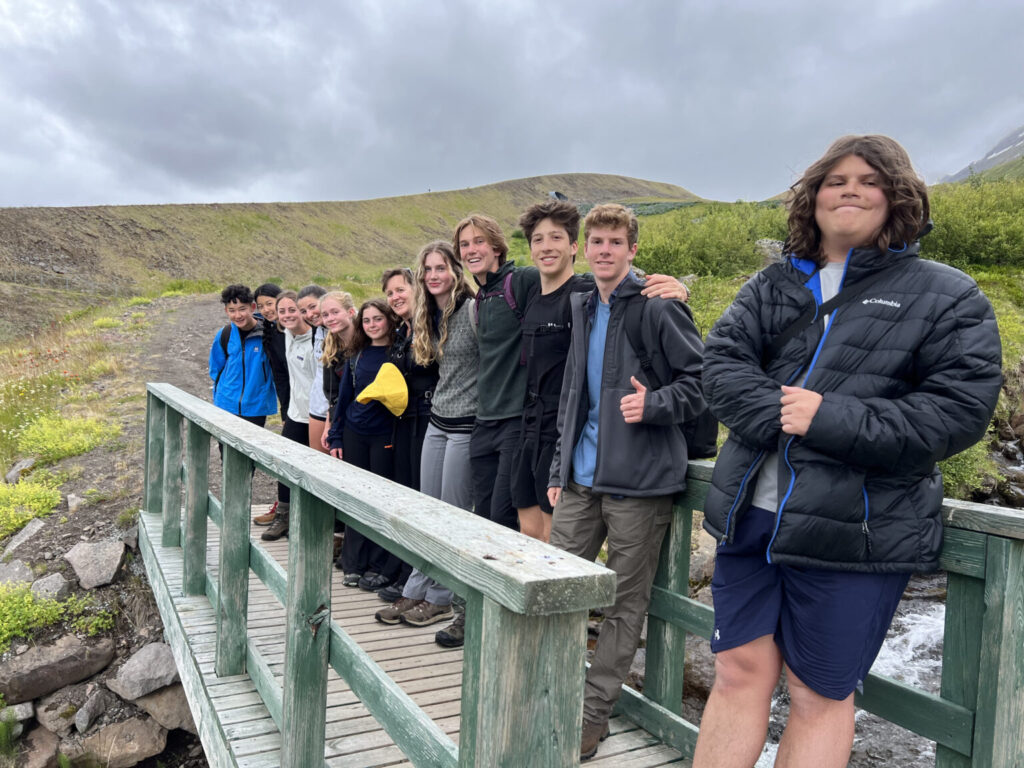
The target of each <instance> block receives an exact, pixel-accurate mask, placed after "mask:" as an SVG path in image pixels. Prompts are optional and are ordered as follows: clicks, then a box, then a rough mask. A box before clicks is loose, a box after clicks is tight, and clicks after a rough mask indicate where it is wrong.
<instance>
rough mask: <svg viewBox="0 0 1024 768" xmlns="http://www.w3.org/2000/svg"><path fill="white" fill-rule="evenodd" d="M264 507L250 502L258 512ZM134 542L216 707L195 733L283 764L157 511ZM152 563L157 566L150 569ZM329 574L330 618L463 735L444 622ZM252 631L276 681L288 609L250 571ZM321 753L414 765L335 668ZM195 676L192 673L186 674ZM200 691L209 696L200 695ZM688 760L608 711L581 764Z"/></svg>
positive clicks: (455, 653) (454, 654)
mask: <svg viewBox="0 0 1024 768" xmlns="http://www.w3.org/2000/svg"><path fill="white" fill-rule="evenodd" d="M266 510H267V507H266V506H259V507H254V508H253V512H254V514H259V513H262V512H264V511H266ZM139 523H140V529H141V533H142V535H141V536H140V544H142V545H143V546H145V547H147V548H148V549H149V550H151V552H152V558H147V557H145V552H144V559H146V561H147V569H149V571H150V581H151V583H152V585H153V589H154V592H155V593H156V594H157V602H158V605H159V606H160V609H161V613H165V610H166V609H167V608H168V607H170V606H173V611H174V614H175V615H174V616H173V617H169V616H167V615H164V616H163V618H164V624H165V627H166V634H167V635H168V639H169V642H171V643H172V645H174V644H175V643H180V644H182V645H185V644H187V649H186V648H183V647H179V648H175V658H176V659H177V660H178V666H179V669H180V670H181V671H182V679H183V682H184V683H185V690H186V694H187V695H188V697H189V703H190V705H191V706H192V709H193V712H194V713H195V715H196V720H197V721H200V720H201V719H202V718H203V717H204V716H212V717H213V718H214V719H215V721H216V723H206V725H205V727H203V728H201V729H200V735H201V736H204V734H207V733H219V738H221V739H223V740H224V741H225V742H226V744H227V749H228V751H229V752H230V758H228V759H223V760H222V759H220V758H219V756H218V755H215V754H213V750H211V749H210V747H209V745H206V739H205V738H204V746H206V747H207V757H208V759H209V760H210V764H211V765H214V766H219V765H221V764H223V765H237V766H239V767H244V768H268V767H269V766H276V765H279V764H280V750H281V736H280V733H279V731H278V729H277V726H276V724H275V723H274V721H273V719H272V718H271V717H270V713H269V712H268V710H267V708H266V706H264V704H263V701H262V699H261V698H260V696H259V694H258V693H257V691H256V687H255V685H254V684H253V682H252V680H251V679H250V678H249V677H248V676H247V675H238V676H232V677H224V678H218V677H217V676H216V675H215V673H214V650H215V630H216V616H215V614H214V610H213V608H212V607H211V605H210V603H209V601H208V600H207V599H206V598H205V597H183V596H182V550H181V549H180V548H174V547H171V548H166V547H162V546H160V530H161V521H160V516H159V515H156V514H149V513H146V512H142V513H140V516H139ZM263 530H265V529H262V528H258V527H255V526H253V527H252V529H251V540H252V542H253V543H254V544H256V545H257V546H261V547H263V548H264V549H265V550H266V551H267V552H269V553H270V554H271V555H272V556H273V557H274V558H275V559H276V560H277V561H278V562H280V563H281V565H282V566H283V567H285V568H287V560H288V540H287V539H284V538H283V539H280V540H279V541H277V542H264V541H261V540H260V538H259V536H260V534H261V533H262V531H263ZM208 535H209V545H208V548H207V568H208V573H209V574H210V575H211V577H213V576H215V574H216V572H217V562H218V549H219V530H218V528H217V527H216V526H213V525H211V526H210V527H209V533H208ZM154 566H156V568H158V570H159V574H155V573H154V572H153V570H154ZM335 576H336V578H334V579H333V580H332V589H331V601H332V610H331V618H332V619H333V620H334V621H335V622H336V623H337V624H338V625H339V626H340V627H341V628H342V629H343V630H344V631H345V632H347V633H348V634H349V635H351V636H352V637H353V638H354V639H355V640H356V641H357V642H358V643H359V645H360V646H361V647H362V648H363V650H365V651H366V652H367V653H368V654H369V655H370V656H371V657H372V658H373V659H374V661H376V662H377V663H378V664H379V665H380V666H381V668H382V669H383V670H385V671H386V672H387V673H388V675H389V676H390V677H391V678H392V679H393V680H394V681H395V682H396V683H398V684H399V685H400V686H401V688H402V689H403V690H404V691H405V692H406V693H407V694H408V695H409V696H410V697H411V698H412V699H413V700H414V701H415V702H416V703H417V704H418V705H419V706H420V707H422V709H423V711H424V712H425V713H426V714H427V715H428V716H429V717H430V718H431V719H433V720H434V722H435V723H437V725H438V726H439V727H440V728H441V729H442V730H443V731H444V732H445V733H447V734H448V735H449V736H450V737H451V738H452V740H453V741H455V742H458V738H459V712H460V696H461V684H462V650H461V649H446V648H442V647H440V646H439V645H437V644H436V643H435V642H434V633H435V632H436V631H437V630H438V629H439V628H441V627H443V626H445V624H444V623H441V624H436V625H433V626H429V627H422V628H416V627H410V626H408V625H405V624H398V625H394V626H387V625H384V624H380V623H378V622H377V621H376V620H375V619H374V618H373V615H374V613H375V612H376V611H378V610H379V609H380V608H381V607H383V606H384V603H382V602H381V601H380V599H379V598H378V597H377V595H376V594H374V593H371V592H364V591H362V590H360V589H354V588H346V587H344V586H342V584H341V579H342V574H341V572H340V571H335ZM248 616H249V620H248V633H249V637H250V639H251V640H253V641H254V643H255V645H256V646H257V647H258V649H259V652H260V654H261V655H262V656H263V659H264V661H265V662H266V663H267V664H268V665H269V667H270V671H271V673H272V674H273V675H274V677H275V679H276V680H277V681H278V684H280V680H281V676H282V673H283V666H284V642H285V641H284V630H285V614H284V609H283V608H282V606H281V605H280V603H278V602H277V600H276V598H274V596H273V595H272V594H271V593H270V592H269V590H267V588H266V587H265V586H264V585H263V584H262V582H261V581H260V580H259V579H258V578H257V577H256V576H255V575H253V574H250V579H249V610H248ZM328 675H329V678H328V687H327V724H326V747H325V752H324V759H325V763H326V765H328V766H331V767H332V768H357V767H358V768H372V767H376V766H395V765H410V763H409V762H408V761H406V759H405V756H404V755H403V754H402V752H401V751H400V750H399V749H398V747H396V746H395V745H394V742H393V741H392V740H391V738H390V737H389V736H388V734H387V732H386V731H385V730H384V729H383V727H381V726H380V725H379V724H378V723H377V721H376V720H375V719H374V718H373V717H372V716H371V715H370V714H369V712H368V711H367V710H366V708H365V707H363V705H362V704H361V703H360V702H359V701H358V699H356V697H355V696H354V694H352V692H351V691H350V690H349V688H348V686H347V685H346V684H345V682H344V680H342V679H341V678H339V677H338V675H337V674H336V673H335V672H334V670H333V669H330V670H328ZM189 677H194V678H195V679H191V680H189V679H187V678H189ZM204 696H205V698H206V702H205V703H201V702H200V701H197V700H196V699H198V698H200V697H204ZM669 764H674V765H676V766H680V767H682V766H687V765H689V762H688V761H686V760H684V759H683V757H682V755H681V754H680V753H679V752H678V751H676V750H675V749H672V748H671V747H668V746H665V745H663V744H661V743H660V742H659V741H658V740H657V739H656V738H655V737H654V736H652V735H651V734H649V733H648V732H646V731H644V730H642V729H640V728H638V727H637V726H636V725H634V724H633V723H632V722H630V721H629V720H627V719H626V718H624V717H621V716H620V717H615V718H613V719H612V721H611V735H610V736H609V737H608V738H607V739H606V740H605V741H604V742H603V743H602V745H601V748H600V750H599V752H598V755H597V756H596V757H595V758H594V759H592V760H590V761H589V762H588V763H587V765H588V766H590V765H594V766H609V767H610V766H615V767H616V768H620V767H622V768H646V767H647V766H661V765H669Z"/></svg>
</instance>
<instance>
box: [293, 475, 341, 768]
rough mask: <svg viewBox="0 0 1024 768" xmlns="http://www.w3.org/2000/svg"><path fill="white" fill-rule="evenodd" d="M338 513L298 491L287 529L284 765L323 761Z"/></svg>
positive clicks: (302, 767)
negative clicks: (335, 531)
mask: <svg viewBox="0 0 1024 768" xmlns="http://www.w3.org/2000/svg"><path fill="white" fill-rule="evenodd" d="M333 531H334V510H333V509H331V507H330V506H328V505H327V504H325V503H324V502H322V501H320V499H318V498H316V497H315V496H313V495H312V494H311V493H309V491H305V490H302V489H301V488H300V489H298V490H297V491H296V492H294V493H292V512H291V516H290V522H289V526H288V566H289V568H288V571H289V572H288V602H287V605H286V610H287V623H288V626H287V629H286V631H285V660H284V722H285V723H287V724H288V727H287V728H285V729H283V730H282V733H281V735H282V743H281V764H282V765H283V766H284V768H306V767H307V766H311V765H316V764H318V763H321V762H323V755H324V720H325V713H326V710H327V656H328V651H329V650H330V637H331V632H330V625H331V573H332V571H333V569H332V568H331V565H332V560H333V541H334V536H333Z"/></svg>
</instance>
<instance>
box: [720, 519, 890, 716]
mask: <svg viewBox="0 0 1024 768" xmlns="http://www.w3.org/2000/svg"><path fill="white" fill-rule="evenodd" d="M774 527H775V513H774V512H769V511H768V510H764V509H760V508H758V507H751V508H750V509H749V510H747V512H746V514H745V515H744V516H743V517H742V518H741V519H740V521H739V523H738V524H737V526H736V536H735V538H734V540H733V543H732V544H721V545H719V547H718V551H717V553H716V559H715V573H714V576H713V577H712V579H711V594H712V597H713V599H714V605H715V628H714V631H713V632H712V636H711V650H712V652H714V653H718V652H719V651H727V650H729V649H730V648H736V647H737V646H740V645H744V644H745V643H749V642H751V641H752V640H755V639H757V638H759V637H763V636H764V635H773V636H774V637H775V643H776V645H778V646H779V649H780V650H781V651H782V658H783V659H784V660H785V662H786V664H787V665H788V666H789V668H790V669H792V670H793V672H794V673H795V674H796V676H797V677H799V678H800V679H801V680H802V681H803V682H804V683H806V684H807V685H808V686H809V687H810V688H811V690H813V691H815V692H816V693H818V694H820V695H822V696H825V697H827V698H829V699H835V700H837V701H842V700H843V699H845V698H846V697H847V696H849V695H850V694H851V693H853V691H854V690H855V689H856V688H857V687H858V686H860V684H861V681H863V679H864V677H865V676H866V675H867V673H868V670H869V669H870V668H871V664H872V663H873V662H874V660H875V657H876V656H877V655H878V651H879V649H880V648H881V647H882V641H883V640H885V633H886V632H887V631H888V629H889V624H890V623H891V622H892V617H893V615H894V614H895V613H896V607H897V606H898V605H899V602H900V596H901V595H902V594H903V590H904V588H905V587H906V586H907V581H908V580H909V578H910V574H908V573H859V572H851V571H828V570H823V569H816V568H801V567H797V566H791V565H773V564H771V563H769V562H768V559H767V557H766V552H767V551H768V542H769V541H770V540H771V537H772V531H773V529H774Z"/></svg>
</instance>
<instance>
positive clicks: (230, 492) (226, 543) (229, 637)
mask: <svg viewBox="0 0 1024 768" xmlns="http://www.w3.org/2000/svg"><path fill="white" fill-rule="evenodd" d="M223 487H224V492H223V496H224V508H223V514H224V520H223V523H222V525H221V528H220V559H219V561H218V564H219V569H218V579H219V586H218V590H217V593H218V594H217V597H218V600H217V660H216V664H215V667H216V671H217V675H218V676H221V677H223V676H225V675H240V674H242V673H243V672H245V644H246V642H245V641H246V627H247V617H246V611H247V608H248V602H249V514H250V512H249V508H250V507H251V505H252V461H251V460H250V459H249V457H248V456H245V455H244V454H242V453H239V452H238V451H237V450H235V448H234V447H232V446H230V445H225V446H224V480H223Z"/></svg>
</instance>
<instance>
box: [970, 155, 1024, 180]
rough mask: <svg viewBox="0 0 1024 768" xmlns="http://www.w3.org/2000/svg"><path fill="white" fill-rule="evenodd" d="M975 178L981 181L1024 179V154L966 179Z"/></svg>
mask: <svg viewBox="0 0 1024 768" xmlns="http://www.w3.org/2000/svg"><path fill="white" fill-rule="evenodd" d="M973 178H978V179H980V180H981V181H1018V180H1020V179H1024V156H1022V157H1017V158H1014V159H1013V160H1010V161H1008V162H1005V163H1002V164H1001V165H997V166H995V167H993V168H988V169H986V170H984V171H981V172H979V173H976V174H974V176H973V177H971V176H968V177H967V178H966V179H964V181H966V182H970V181H971V180H972V179H973Z"/></svg>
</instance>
